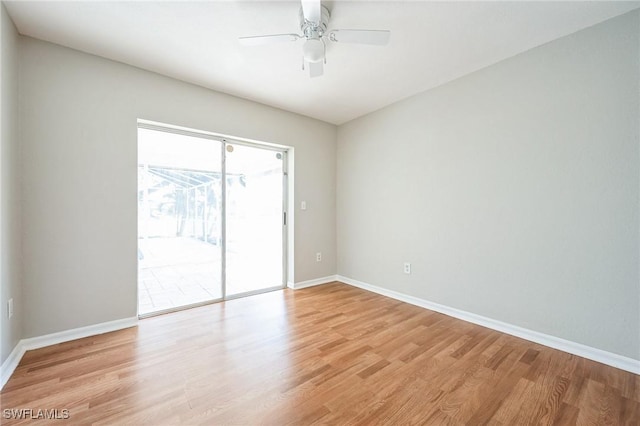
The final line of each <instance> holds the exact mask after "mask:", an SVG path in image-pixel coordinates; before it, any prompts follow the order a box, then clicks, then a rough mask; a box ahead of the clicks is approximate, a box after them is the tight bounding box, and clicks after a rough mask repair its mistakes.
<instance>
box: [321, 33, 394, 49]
mask: <svg viewBox="0 0 640 426" xmlns="http://www.w3.org/2000/svg"><path fill="white" fill-rule="evenodd" d="M390 36H391V31H388V30H332V31H330V32H329V40H331V41H336V42H338V43H358V44H373V45H377V46H382V45H385V44H387V43H389V37H390Z"/></svg>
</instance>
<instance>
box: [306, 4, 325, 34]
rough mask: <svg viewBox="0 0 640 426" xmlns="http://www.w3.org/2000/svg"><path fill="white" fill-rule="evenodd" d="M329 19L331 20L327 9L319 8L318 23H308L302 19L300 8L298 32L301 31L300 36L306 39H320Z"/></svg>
mask: <svg viewBox="0 0 640 426" xmlns="http://www.w3.org/2000/svg"><path fill="white" fill-rule="evenodd" d="M329 18H331V13H330V12H329V9H327V8H326V7H325V6H321V9H320V22H309V21H307V20H306V19H305V18H304V14H303V11H302V8H300V31H302V34H304V36H305V38H307V39H312V38H320V37H322V36H323V35H324V33H325V32H326V31H327V28H328V26H329Z"/></svg>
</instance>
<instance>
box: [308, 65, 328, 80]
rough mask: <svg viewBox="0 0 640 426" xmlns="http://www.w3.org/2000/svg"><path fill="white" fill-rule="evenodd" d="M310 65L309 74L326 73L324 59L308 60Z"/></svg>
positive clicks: (314, 75)
mask: <svg viewBox="0 0 640 426" xmlns="http://www.w3.org/2000/svg"><path fill="white" fill-rule="evenodd" d="M307 64H308V65H309V76H310V77H320V76H321V75H322V74H324V66H323V65H322V61H318V62H308V63H307Z"/></svg>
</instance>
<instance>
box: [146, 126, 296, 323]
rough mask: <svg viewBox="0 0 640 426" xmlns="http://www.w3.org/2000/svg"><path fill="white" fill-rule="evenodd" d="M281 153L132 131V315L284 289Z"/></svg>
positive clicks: (169, 132) (155, 130)
mask: <svg viewBox="0 0 640 426" xmlns="http://www.w3.org/2000/svg"><path fill="white" fill-rule="evenodd" d="M285 155H286V153H285V152H284V151H281V150H280V151H278V150H272V149H270V148H262V147H260V146H257V145H256V146H254V145H244V144H242V143H241V142H238V143H235V142H233V143H232V142H230V141H227V140H224V139H222V138H215V137H212V136H209V135H200V134H198V133H193V132H186V131H185V132H182V131H176V130H174V129H164V128H161V127H157V126H149V127H140V128H139V129H138V265H139V267H138V313H139V315H141V316H145V315H149V314H155V313H161V312H165V311H170V310H175V309H180V308H183V307H188V306H194V305H199V304H203V303H210V302H213V301H218V300H224V299H226V298H229V297H238V296H240V295H244V294H252V293H257V292H261V291H268V290H271V289H277V288H282V287H284V282H285V277H284V270H285V269H284V268H285V264H284V259H285V256H284V252H285V243H284V242H285V239H284V229H286V228H285V223H284V220H285V218H284V216H285V208H284V206H285V197H286V189H285V188H286V186H285V179H286V173H285V159H286V158H285Z"/></svg>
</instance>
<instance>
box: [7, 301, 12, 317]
mask: <svg viewBox="0 0 640 426" xmlns="http://www.w3.org/2000/svg"><path fill="white" fill-rule="evenodd" d="M12 316H13V298H11V299H9V300H8V301H7V318H11V317H12Z"/></svg>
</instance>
